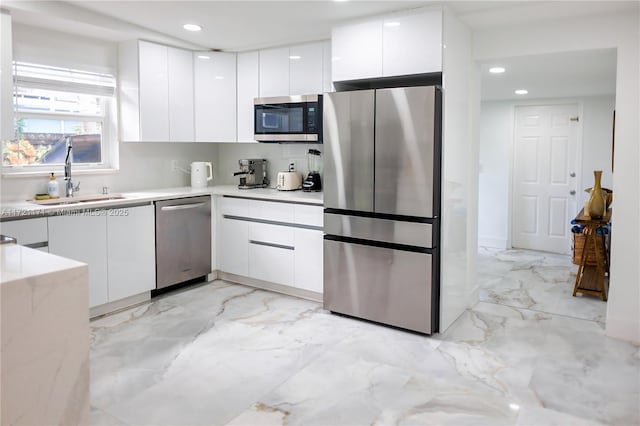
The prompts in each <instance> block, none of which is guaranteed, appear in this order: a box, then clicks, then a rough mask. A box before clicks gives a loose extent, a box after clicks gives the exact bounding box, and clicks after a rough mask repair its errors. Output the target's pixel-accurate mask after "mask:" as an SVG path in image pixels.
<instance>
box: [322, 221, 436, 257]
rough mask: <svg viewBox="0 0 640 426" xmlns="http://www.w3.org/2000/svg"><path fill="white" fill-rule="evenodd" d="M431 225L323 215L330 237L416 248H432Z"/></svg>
mask: <svg viewBox="0 0 640 426" xmlns="http://www.w3.org/2000/svg"><path fill="white" fill-rule="evenodd" d="M432 228H433V225H432V224H430V223H420V222H404V221H399V220H389V219H380V218H374V217H362V216H349V215H344V214H334V213H325V215H324V231H325V232H326V233H327V234H330V235H339V236H342V237H350V238H360V239H364V240H372V241H382V242H387V243H394V244H403V245H408V246H416V247H426V248H431V247H434V246H435V245H436V244H434V241H433V231H432Z"/></svg>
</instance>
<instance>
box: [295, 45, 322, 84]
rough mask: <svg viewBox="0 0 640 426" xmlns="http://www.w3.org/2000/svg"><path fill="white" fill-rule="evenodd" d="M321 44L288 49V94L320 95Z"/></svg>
mask: <svg viewBox="0 0 640 426" xmlns="http://www.w3.org/2000/svg"><path fill="white" fill-rule="evenodd" d="M322 55H323V54H322V43H309V44H300V45H296V46H291V47H290V48H289V94H290V95H309V94H317V93H322Z"/></svg>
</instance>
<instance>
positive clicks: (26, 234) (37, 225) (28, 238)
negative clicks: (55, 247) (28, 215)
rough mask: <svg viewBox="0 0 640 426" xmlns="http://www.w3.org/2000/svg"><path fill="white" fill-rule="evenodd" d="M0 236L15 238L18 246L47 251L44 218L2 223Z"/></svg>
mask: <svg viewBox="0 0 640 426" xmlns="http://www.w3.org/2000/svg"><path fill="white" fill-rule="evenodd" d="M0 234H2V235H7V236H9V237H13V238H15V239H16V240H17V242H18V244H20V245H23V246H29V247H32V248H35V249H37V250H42V251H48V250H47V241H48V237H47V218H46V217H39V218H34V219H22V220H14V221H11V222H2V223H0Z"/></svg>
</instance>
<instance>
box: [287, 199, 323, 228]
mask: <svg viewBox="0 0 640 426" xmlns="http://www.w3.org/2000/svg"><path fill="white" fill-rule="evenodd" d="M293 212H294V221H295V223H297V224H300V225H309V226H319V227H322V222H323V208H322V206H306V205H303V204H295V205H294V209H293Z"/></svg>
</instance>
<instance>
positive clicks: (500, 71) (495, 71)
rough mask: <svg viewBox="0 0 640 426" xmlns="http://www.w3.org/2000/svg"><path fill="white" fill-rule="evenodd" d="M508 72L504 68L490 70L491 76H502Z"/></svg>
mask: <svg viewBox="0 0 640 426" xmlns="http://www.w3.org/2000/svg"><path fill="white" fill-rule="evenodd" d="M505 71H506V70H505V69H504V68H503V67H491V68H489V72H490V73H491V74H502V73H503V72H505Z"/></svg>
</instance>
